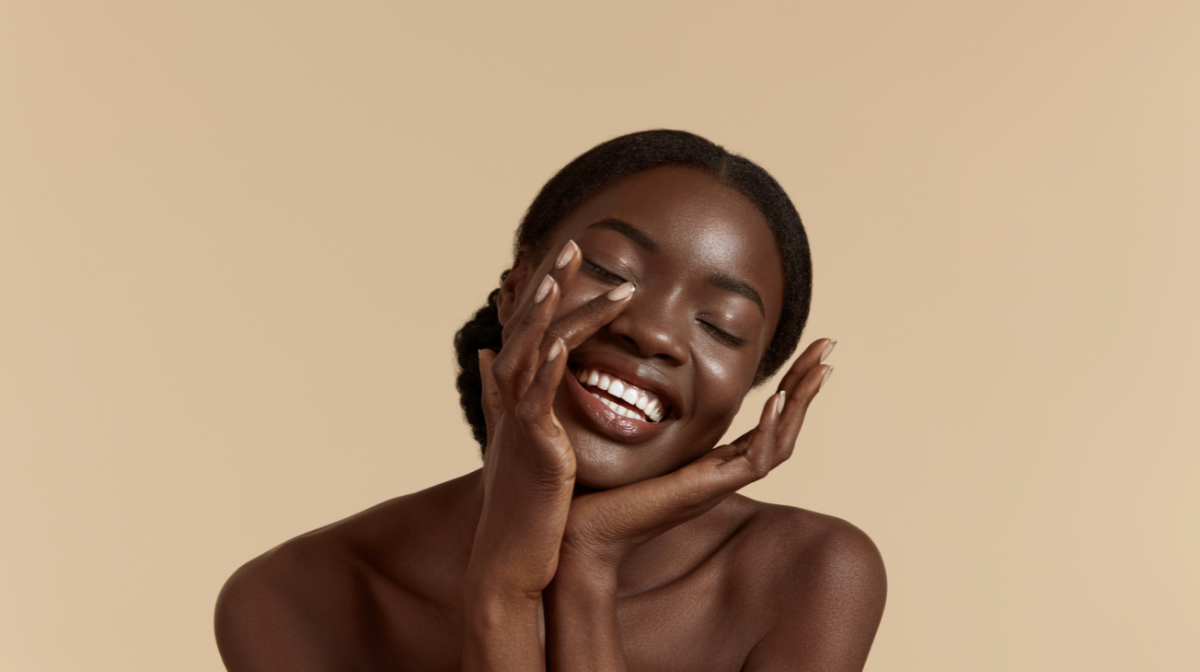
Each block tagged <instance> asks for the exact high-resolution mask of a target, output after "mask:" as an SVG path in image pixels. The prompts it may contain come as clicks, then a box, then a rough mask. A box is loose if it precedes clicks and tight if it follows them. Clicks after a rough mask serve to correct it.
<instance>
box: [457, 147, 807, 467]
mask: <svg viewBox="0 0 1200 672" xmlns="http://www.w3.org/2000/svg"><path fill="white" fill-rule="evenodd" d="M668 165H676V166H691V167H694V168H699V169H700V170H703V171H705V172H707V173H708V174H709V175H712V176H713V178H715V179H716V180H717V181H718V182H720V183H721V184H724V185H726V186H729V187H731V188H733V189H736V190H737V191H739V192H741V193H742V194H743V195H744V196H746V197H747V198H749V199H750V201H751V202H753V203H754V204H755V205H756V206H758V209H759V210H760V211H761V212H762V214H763V217H765V218H766V220H767V223H768V224H769V225H770V227H771V230H772V231H773V232H774V233H775V239H776V241H777V242H778V243H779V251H780V253H781V255H782V257H783V275H784V286H783V310H782V312H781V314H780V315H779V324H778V326H777V327H776V328H775V335H774V336H773V337H772V339H771V343H770V345H768V346H767V350H766V352H765V353H763V357H762V360H760V361H759V365H758V372H757V373H756V374H755V384H758V383H761V382H763V381H764V380H766V379H767V378H770V377H771V376H772V375H773V374H774V373H775V372H776V371H778V370H779V367H781V366H783V364H784V363H785V362H787V360H788V359H789V358H790V357H791V356H792V353H793V352H795V351H796V346H797V345H798V344H799V342H800V333H801V332H802V331H803V330H804V323H805V321H806V320H807V319H808V309H809V304H810V302H811V299H812V259H811V258H810V256H809V251H808V237H807V236H806V235H805V233H804V226H803V225H802V224H801V223H800V215H799V214H798V213H797V212H796V208H795V206H793V205H792V201H791V199H789V198H788V196H787V194H786V193H784V191H783V187H780V186H779V183H778V182H776V181H775V179H774V178H773V177H771V176H770V175H769V174H768V173H767V171H765V170H763V169H762V168H760V167H759V166H758V165H756V164H755V163H753V162H752V161H750V160H749V159H745V158H743V157H740V156H738V155H736V154H731V153H729V152H727V151H726V150H725V148H723V147H721V146H720V145H716V144H714V143H712V142H710V141H708V140H706V139H704V138H702V137H700V136H698V135H694V134H692V133H687V132H685V131H666V130H657V131H642V132H640V133H630V134H629V135H623V136H621V137H619V138H614V139H612V140H609V141H608V142H605V143H603V144H600V145H597V146H596V147H593V148H592V149H590V150H588V151H587V152H585V153H584V154H582V155H581V156H579V158H577V159H575V160H574V161H572V162H571V163H568V164H567V165H566V167H564V168H563V169H562V170H560V171H558V173H557V174H556V175H555V176H554V177H552V178H550V181H549V182H547V183H546V186H544V187H542V190H541V192H539V193H538V195H537V198H535V199H533V203H532V204H531V205H530V206H529V210H528V211H527V212H526V213H525V218H524V219H523V220H522V221H521V226H520V227H519V228H518V229H517V234H516V242H515V249H516V250H520V249H522V248H525V249H527V250H528V251H529V253H530V254H531V255H532V258H531V259H530V261H532V262H535V263H536V262H538V261H540V260H541V259H542V257H543V256H544V255H545V254H546V252H547V247H548V246H549V245H550V241H551V239H552V238H553V234H554V231H555V228H556V227H557V226H558V223H559V222H560V221H562V220H563V218H564V217H566V216H567V215H568V214H570V212H571V211H572V210H574V209H575V208H576V207H577V206H578V205H579V204H580V203H582V202H583V200H584V199H586V198H587V197H589V196H591V195H592V194H594V193H596V192H598V191H600V190H601V189H603V188H604V187H607V186H608V185H610V184H612V183H613V182H616V181H617V180H619V179H621V178H622V177H625V176H627V175H632V174H633V173H637V172H641V171H643V170H648V169H650V168H655V167H658V166H668ZM507 274H508V271H505V273H504V275H502V276H501V280H503V278H504V277H505V276H507ZM499 294H500V290H499V289H496V290H494V291H493V292H492V293H491V294H489V295H488V301H487V304H486V305H484V306H483V307H482V308H480V309H479V310H478V311H477V312H476V313H475V316H474V317H473V318H471V321H469V322H467V323H466V324H465V325H463V328H462V329H460V330H459V331H458V333H457V334H456V335H455V336H454V349H455V351H456V353H457V357H458V367H459V373H458V380H457V386H458V393H459V403H461V404H462V407H463V412H464V413H465V414H466V416H467V422H468V423H470V425H471V430H472V431H473V433H474V435H475V440H476V441H478V442H479V445H480V446H482V447H484V448H486V443H487V425H486V423H485V422H484V418H483V406H482V405H481V398H482V393H483V389H482V386H481V383H480V379H479V357H478V351H479V350H483V349H489V350H495V351H499V350H500V346H501V340H500V337H501V329H502V328H501V326H500V319H499V314H498V311H497V306H496V297H497V296H498V295H499Z"/></svg>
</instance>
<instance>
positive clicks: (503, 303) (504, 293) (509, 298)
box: [496, 247, 532, 326]
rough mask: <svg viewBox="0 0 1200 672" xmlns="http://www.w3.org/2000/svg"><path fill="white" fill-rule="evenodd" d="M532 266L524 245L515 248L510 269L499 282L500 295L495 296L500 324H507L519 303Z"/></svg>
mask: <svg viewBox="0 0 1200 672" xmlns="http://www.w3.org/2000/svg"><path fill="white" fill-rule="evenodd" d="M531 270H532V266H531V265H530V263H529V254H528V250H527V249H526V248H524V247H522V248H521V249H519V250H517V258H516V259H514V260H513V267H512V270H510V271H508V274H507V275H505V276H504V279H503V280H502V281H501V282H500V296H498V297H496V312H497V313H498V314H499V317H500V325H501V326H503V325H505V324H508V319H509V318H510V317H512V314H513V313H515V312H516V310H517V306H520V305H521V296H522V294H523V293H524V291H525V283H526V282H528V281H529V274H530V272H531Z"/></svg>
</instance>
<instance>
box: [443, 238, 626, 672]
mask: <svg viewBox="0 0 1200 672" xmlns="http://www.w3.org/2000/svg"><path fill="white" fill-rule="evenodd" d="M551 262H554V267H553V268H548V266H549V265H550V263H551ZM580 262H581V257H580V255H579V254H578V248H577V246H575V245H574V243H570V242H569V243H568V244H567V245H566V247H564V249H563V250H562V252H561V254H560V255H558V256H557V258H555V257H550V256H548V257H547V260H546V262H545V263H544V264H543V268H542V269H539V272H538V273H537V275H535V279H536V280H537V282H531V283H529V287H530V288H531V289H532V291H527V292H526V296H525V297H524V298H523V300H522V302H521V305H520V306H519V307H518V308H517V310H516V312H515V313H513V314H512V315H511V316H510V317H509V319H508V320H506V324H505V328H504V347H503V348H502V350H501V352H500V353H499V354H496V353H492V352H490V351H482V352H480V372H481V375H482V378H483V380H482V382H483V406H484V414H485V417H486V420H487V428H488V441H487V450H486V453H485V457H484V468H483V479H482V481H483V508H482V511H481V515H480V519H479V524H478V527H477V529H476V533H475V539H474V543H473V545H472V548H471V559H470V563H469V565H468V570H467V583H466V585H465V586H464V593H463V637H464V639H463V669H464V670H514V671H516V670H521V671H529V670H540V669H545V653H544V651H543V648H542V643H541V635H540V633H539V623H538V622H539V618H538V612H539V609H540V608H541V603H542V591H543V590H545V588H546V586H547V585H548V584H549V583H550V580H551V578H552V577H553V576H554V574H555V572H556V571H557V569H558V563H559V547H560V544H561V541H562V536H563V529H564V527H565V526H566V520H567V515H568V511H569V509H570V505H571V496H572V494H573V491H574V485H575V454H574V451H573V449H572V448H571V445H570V442H569V441H568V439H567V436H566V433H565V432H564V431H563V429H562V426H561V425H560V424H559V423H558V420H557V418H555V416H554V411H553V408H552V404H553V401H554V395H555V393H556V391H557V389H558V384H559V382H560V381H561V380H562V376H563V372H564V371H565V369H566V361H567V352H568V351H569V349H571V348H574V347H577V346H578V345H579V344H580V343H582V342H583V341H584V340H586V339H587V337H589V336H590V335H591V334H592V333H595V331H596V330H597V329H599V328H600V327H601V326H602V325H604V324H607V323H608V322H610V321H612V319H613V318H614V317H615V316H616V315H617V314H618V313H619V312H620V311H621V310H622V309H623V308H624V307H625V305H626V304H627V302H628V298H629V291H628V290H630V289H631V288H629V287H624V286H623V287H620V288H618V290H620V291H613V292H609V293H608V294H604V295H601V296H598V297H595V298H594V299H592V300H591V301H590V302H588V303H587V304H585V305H584V306H582V307H581V308H579V309H577V310H575V311H572V312H571V313H570V314H569V315H567V316H565V317H564V318H562V319H561V320H558V321H555V322H554V323H553V324H552V323H551V320H552V318H553V316H554V314H555V311H556V309H557V306H558V303H559V300H560V298H561V290H560V284H559V281H560V280H561V281H563V282H566V281H569V280H570V278H571V277H573V276H574V274H575V273H576V272H577V271H578V269H579V264H580Z"/></svg>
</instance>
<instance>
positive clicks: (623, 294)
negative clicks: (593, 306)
mask: <svg viewBox="0 0 1200 672" xmlns="http://www.w3.org/2000/svg"><path fill="white" fill-rule="evenodd" d="M630 294H633V283H632V282H627V283H625V284H623V285H621V286H620V287H617V288H616V289H614V290H612V291H611V292H609V293H608V298H609V300H610V301H620V300H621V299H625V298H628V297H629V295H630Z"/></svg>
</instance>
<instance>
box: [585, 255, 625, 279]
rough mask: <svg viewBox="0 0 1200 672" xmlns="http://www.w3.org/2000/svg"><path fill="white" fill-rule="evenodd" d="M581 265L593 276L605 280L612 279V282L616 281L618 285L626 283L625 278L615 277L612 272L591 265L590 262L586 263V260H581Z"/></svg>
mask: <svg viewBox="0 0 1200 672" xmlns="http://www.w3.org/2000/svg"><path fill="white" fill-rule="evenodd" d="M583 265H584V267H585V268H587V270H588V271H590V272H591V273H593V274H594V275H599V276H603V277H606V278H612V279H613V280H616V281H617V282H618V283H621V282H628V280H626V279H625V278H622V277H621V276H619V275H617V274H616V273H613V272H612V271H610V270H608V269H606V268H602V267H600V266H597V265H596V264H594V263H592V262H591V261H588V260H587V259H584V260H583Z"/></svg>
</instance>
